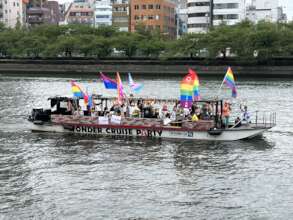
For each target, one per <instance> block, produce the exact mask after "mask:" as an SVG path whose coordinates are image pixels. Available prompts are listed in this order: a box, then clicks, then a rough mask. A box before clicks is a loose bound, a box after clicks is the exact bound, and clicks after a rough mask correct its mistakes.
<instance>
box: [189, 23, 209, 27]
mask: <svg viewBox="0 0 293 220" xmlns="http://www.w3.org/2000/svg"><path fill="white" fill-rule="evenodd" d="M187 27H188V28H206V27H208V24H205V23H204V24H201V23H198V24H188V25H187Z"/></svg>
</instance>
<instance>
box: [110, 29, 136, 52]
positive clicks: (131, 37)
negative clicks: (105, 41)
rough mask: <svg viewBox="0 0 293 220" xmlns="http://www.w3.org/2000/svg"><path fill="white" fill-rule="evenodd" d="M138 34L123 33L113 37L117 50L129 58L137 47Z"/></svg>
mask: <svg viewBox="0 0 293 220" xmlns="http://www.w3.org/2000/svg"><path fill="white" fill-rule="evenodd" d="M138 38H139V35H138V34H137V33H128V32H126V33H123V34H120V35H119V36H118V37H116V38H115V39H114V45H115V48H116V49H117V50H120V51H123V52H124V54H125V55H126V56H127V57H128V58H131V57H133V56H134V55H135V54H136V52H137V49H138V43H139V40H138Z"/></svg>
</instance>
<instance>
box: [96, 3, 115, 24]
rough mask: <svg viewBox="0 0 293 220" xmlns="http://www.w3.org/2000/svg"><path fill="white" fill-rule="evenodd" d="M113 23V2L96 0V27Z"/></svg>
mask: <svg viewBox="0 0 293 220" xmlns="http://www.w3.org/2000/svg"><path fill="white" fill-rule="evenodd" d="M109 25H112V3H111V1H110V0H96V1H95V27H99V26H109Z"/></svg>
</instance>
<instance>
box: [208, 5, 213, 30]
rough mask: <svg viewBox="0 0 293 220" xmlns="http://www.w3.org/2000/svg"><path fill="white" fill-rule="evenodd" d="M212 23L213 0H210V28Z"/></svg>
mask: <svg viewBox="0 0 293 220" xmlns="http://www.w3.org/2000/svg"><path fill="white" fill-rule="evenodd" d="M213 25H214V0H210V24H209V26H210V28H212V27H213Z"/></svg>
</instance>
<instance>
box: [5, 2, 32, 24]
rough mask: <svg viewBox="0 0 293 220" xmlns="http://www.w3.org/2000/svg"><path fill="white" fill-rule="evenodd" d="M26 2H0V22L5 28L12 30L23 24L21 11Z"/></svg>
mask: <svg viewBox="0 0 293 220" xmlns="http://www.w3.org/2000/svg"><path fill="white" fill-rule="evenodd" d="M25 3H26V1H23V0H0V22H2V23H4V24H5V26H7V27H11V28H14V27H15V26H16V25H17V24H20V25H22V24H23V23H24V14H23V10H24V8H25Z"/></svg>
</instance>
